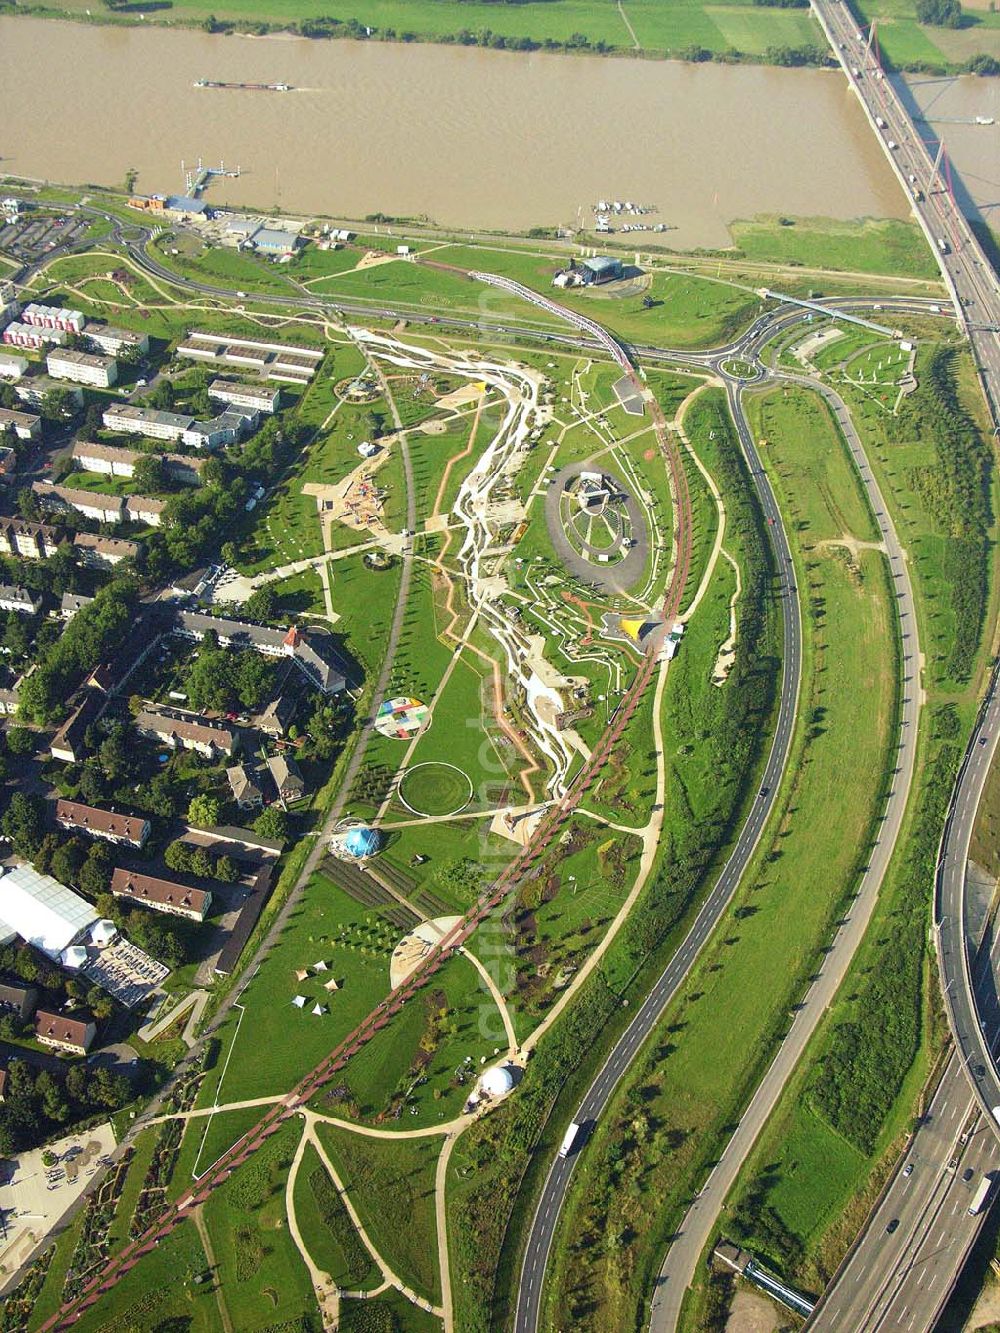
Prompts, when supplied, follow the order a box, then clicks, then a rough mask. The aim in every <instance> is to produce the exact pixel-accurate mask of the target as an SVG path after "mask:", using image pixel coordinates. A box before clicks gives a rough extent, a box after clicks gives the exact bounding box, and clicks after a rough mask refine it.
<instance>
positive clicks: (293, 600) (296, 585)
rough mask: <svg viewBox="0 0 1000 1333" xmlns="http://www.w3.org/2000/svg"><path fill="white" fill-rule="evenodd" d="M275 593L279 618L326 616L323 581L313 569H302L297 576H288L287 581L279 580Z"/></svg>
mask: <svg viewBox="0 0 1000 1333" xmlns="http://www.w3.org/2000/svg"><path fill="white" fill-rule="evenodd" d="M275 592H276V593H277V594H278V601H279V603H280V617H281V618H285V619H287V618H290V617H292V616H300V615H315V616H323V615H325V614H326V602H325V601H324V599H323V580H322V579H321V578H320V575H319V572H318V571H317V570H315V569H304V570H302V571H301V572H300V573H298V574H290V575H289V576H288V578H287V579H280V580H279V581H278V583H277V584H276V586H275Z"/></svg>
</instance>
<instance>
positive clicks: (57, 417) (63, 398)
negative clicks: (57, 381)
mask: <svg viewBox="0 0 1000 1333" xmlns="http://www.w3.org/2000/svg"><path fill="white" fill-rule="evenodd" d="M38 410H39V411H40V412H41V414H42V416H43V417H48V418H49V420H50V421H65V420H66V418H67V417H71V416H72V415H73V413H74V412H75V411H76V405H75V402H74V399H73V395H72V394H71V393H70V391H69V389H61V388H52V389H49V390H48V392H47V393H43V394H42V400H41V402H40V403H39V405H38Z"/></svg>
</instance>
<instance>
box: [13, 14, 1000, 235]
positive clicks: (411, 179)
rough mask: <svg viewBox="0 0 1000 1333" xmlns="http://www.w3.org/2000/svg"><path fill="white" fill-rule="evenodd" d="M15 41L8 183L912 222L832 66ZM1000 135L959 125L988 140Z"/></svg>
mask: <svg viewBox="0 0 1000 1333" xmlns="http://www.w3.org/2000/svg"><path fill="white" fill-rule="evenodd" d="M0 52H2V55H3V66H4V68H5V69H6V70H8V71H16V77H9V78H7V79H5V80H3V81H2V83H0V171H5V172H8V173H10V174H12V175H20V176H29V177H34V178H40V179H47V180H52V181H61V182H67V183H75V182H94V183H97V184H112V185H115V184H121V183H122V182H123V180H124V178H125V173H126V170H127V169H128V168H129V167H135V168H136V169H137V170H138V172H139V179H138V186H137V188H138V189H139V190H141V191H144V192H146V193H154V192H156V193H174V192H177V193H180V192H183V185H184V182H183V176H182V173H181V160H182V159H184V160H185V161H186V162H187V163H188V164H192V163H194V162H195V161H196V160H197V159H198V158H199V156H200V157H202V158H203V159H204V161H205V163H206V164H210V165H217V164H218V163H219V162H220V161H221V160H224V161H225V162H226V164H227V165H236V164H239V165H240V167H241V168H242V174H241V175H240V177H239V179H235V180H234V179H227V180H223V181H216V182H213V184H212V185H211V187H210V190H209V192H208V195H207V197H208V199H209V200H210V201H211V202H215V203H229V204H246V205H256V206H259V207H261V208H266V207H270V206H272V205H274V204H277V205H279V206H280V207H281V208H282V209H284V210H285V211H286V212H289V213H301V214H310V213H312V212H321V213H324V214H327V215H330V216H340V217H353V218H360V217H363V216H364V215H365V214H367V213H373V212H376V211H379V212H382V213H387V214H392V215H396V216H421V215H423V216H426V217H428V218H430V219H432V220H433V221H435V222H438V223H440V224H442V225H446V226H455V227H459V228H465V227H469V228H474V227H476V228H478V227H484V228H510V229H520V228H525V227H529V226H533V225H539V226H554V225H557V224H561V223H564V224H579V223H580V222H581V221H582V222H583V223H585V224H589V223H591V222H592V220H593V211H592V205H593V204H594V203H595V202H596V201H598V200H600V199H607V200H609V201H610V200H611V199H615V198H616V199H619V200H623V201H624V200H626V199H630V200H634V201H636V202H638V203H645V204H653V205H656V207H657V209H658V212H657V213H655V214H652V215H650V217H649V218H647V219H646V220H647V221H649V222H663V223H665V224H667V226H668V227H669V228H670V230H669V232H668V233H667V236H666V237H665V238H664V239H666V240H667V241H668V243H669V244H671V245H675V246H680V247H683V246H694V245H724V244H726V243H727V241H728V239H729V237H728V233H727V230H726V223H727V222H729V221H731V220H732V219H734V218H738V217H751V216H753V215H754V214H756V213H766V212H782V213H788V214H796V215H800V216H803V215H822V216H827V217H834V218H852V217H862V216H878V217H905V216H906V213H907V208H906V201H905V199H904V197H903V195H902V192H901V191H900V189H899V187H898V186H897V185H896V183H895V181H894V180H893V178H892V176H891V174H890V172H889V169H888V167H887V165H886V164H885V162H884V161H883V158H882V154H881V152H880V150H879V148H878V146H877V144H876V143H875V140H874V137H873V135H872V133H871V131H870V129H869V128H868V127H867V125H866V123H865V121H864V119H863V117H862V115H861V112H860V110H859V108H858V107H857V105H856V103H855V101H854V99H853V98H852V97H851V96H850V95H849V94H848V92H847V90H846V86H845V82H844V79H843V78H842V76H841V75H839V74H835V73H825V72H819V71H812V70H779V69H762V68H758V67H754V66H728V67H725V66H717V65H700V66H692V65H684V64H680V63H673V62H663V61H639V60H628V59H602V58H600V57H595V56H580V57H576V56H573V57H570V56H560V55H544V54H537V53H536V54H531V55H525V54H518V55H515V54H511V53H506V52H494V51H480V50H477V49H467V48H461V47H447V46H431V45H416V46H405V45H395V44H389V43H376V42H372V43H363V42H362V43H356V42H346V41H332V42H327V41H308V40H306V39H301V38H270V39H252V38H240V37H225V36H210V35H208V34H206V33H200V32H192V31H172V30H167V29H163V28H154V27H150V28H145V29H144V28H112V27H96V26H94V27H90V26H85V25H80V24H72V23H63V22H49V21H45V20H40V19H20V18H3V19H0ZM199 78H204V79H217V80H230V81H235V80H243V81H255V82H263V83H276V82H282V83H288V84H292V85H294V91H292V92H287V93H272V92H248V91H231V90H216V89H199V88H195V87H193V83H194V81H195V80H196V79H199ZM963 82H964V81H963ZM969 82H970V83H975V84H976V85H977V86H983V85H984V83H985V81H982V80H978V81H969ZM994 82H995V81H994ZM955 87H958V88H959V89H960V88H961V84H957V83H955V82H954V81H953V83H952V85H951V89H950V90H949V92H948V95H949V98H950V100H949V102H948V114H949V115H957V114H960V112H959V111H955V110H953V109H952V108H953V103H954V101H955V94H954V88H955ZM936 91H937V90H933V89H932V90H929V91H928V95H930V94H931V93H936ZM939 100H940V99H939ZM959 101H961V99H959ZM977 109H978V107H977ZM994 133H995V132H994V131H992V130H987V129H982V128H978V127H977V128H976V129H973V130H969V131H968V132H967V133H966V134H965V135H964V136H963V137H964V138H966V139H968V140H969V141H970V142H971V144H973V145H976V144H979V145H980V146H981V151H983V152H986V151H987V148H988V146H992V147H993V148H994V149H995V146H996V139H995V138H994V137H993V136H994ZM976 135H978V136H979V138H978V139H977V138H976V137H975V136H976ZM988 174H989V173H988V171H987V172H986V175H988ZM993 174H994V175H996V172H995V171H994V172H993Z"/></svg>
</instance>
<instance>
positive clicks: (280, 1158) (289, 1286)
mask: <svg viewBox="0 0 1000 1333" xmlns="http://www.w3.org/2000/svg"><path fill="white" fill-rule="evenodd" d="M301 1132H302V1128H301V1124H300V1123H298V1122H296V1123H294V1124H290V1125H287V1126H286V1127H285V1128H284V1129H282V1130H281V1131H280V1132H279V1133H277V1134H275V1135H274V1137H273V1138H270V1139H268V1140H267V1142H266V1143H265V1145H264V1146H263V1147H262V1148H261V1149H260V1150H259V1151H258V1152H257V1153H255V1155H254V1156H253V1157H252V1158H251V1159H250V1160H249V1161H248V1162H246V1163H245V1164H244V1165H243V1166H242V1167H241V1168H240V1170H239V1171H237V1172H235V1173H234V1174H233V1175H232V1176H231V1177H230V1179H229V1180H227V1181H226V1183H225V1184H224V1185H222V1186H220V1188H219V1189H217V1190H215V1191H214V1192H213V1193H212V1195H211V1197H210V1198H209V1199H208V1201H207V1203H206V1204H205V1205H204V1217H205V1225H206V1226H207V1227H208V1231H209V1235H210V1236H211V1238H212V1246H213V1248H214V1250H215V1257H216V1260H217V1263H218V1268H217V1276H218V1281H219V1283H220V1286H221V1288H222V1296H223V1299H224V1301H225V1303H226V1308H227V1309H228V1311H229V1314H230V1317H231V1319H232V1321H233V1324H234V1326H235V1327H236V1328H238V1329H240V1330H241V1333H242V1330H243V1329H246V1330H252V1329H259V1330H261V1331H262V1333H263V1331H264V1330H267V1329H272V1328H274V1327H275V1326H276V1325H277V1326H279V1327H280V1326H281V1325H282V1324H283V1323H284V1322H285V1321H292V1320H300V1319H302V1318H303V1317H305V1316H314V1314H315V1310H316V1301H315V1297H314V1296H313V1289H312V1283H311V1281H310V1279H309V1273H308V1270H307V1269H306V1266H305V1264H304V1263H303V1261H302V1257H301V1255H300V1254H299V1252H298V1249H297V1248H296V1245H295V1242H294V1241H293V1239H292V1237H291V1234H290V1232H289V1230H288V1219H287V1217H286V1216H285V1180H286V1177H287V1174H288V1168H289V1166H290V1165H291V1161H292V1157H293V1154H294V1151H295V1144H296V1142H297V1140H298V1136H299V1135H300V1134H301Z"/></svg>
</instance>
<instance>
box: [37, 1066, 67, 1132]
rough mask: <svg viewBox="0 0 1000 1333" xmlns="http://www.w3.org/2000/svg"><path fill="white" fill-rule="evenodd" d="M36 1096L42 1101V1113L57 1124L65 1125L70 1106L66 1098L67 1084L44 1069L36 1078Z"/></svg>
mask: <svg viewBox="0 0 1000 1333" xmlns="http://www.w3.org/2000/svg"><path fill="white" fill-rule="evenodd" d="M35 1096H36V1097H37V1098H38V1099H39V1101H40V1103H41V1109H42V1114H43V1115H45V1116H46V1117H47V1118H48V1119H49V1120H52V1121H54V1123H55V1124H57V1125H63V1124H65V1123H66V1121H67V1120H68V1119H69V1116H70V1108H69V1103H68V1101H67V1100H66V1088H65V1085H64V1084H63V1083H62V1082H61V1081H60V1080H59V1079H57V1078H56V1077H55V1075H54V1074H50V1073H49V1071H48V1070H47V1069H43V1070H42V1071H41V1073H40V1074H39V1075H38V1077H37V1078H36V1079H35Z"/></svg>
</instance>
